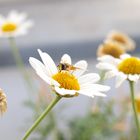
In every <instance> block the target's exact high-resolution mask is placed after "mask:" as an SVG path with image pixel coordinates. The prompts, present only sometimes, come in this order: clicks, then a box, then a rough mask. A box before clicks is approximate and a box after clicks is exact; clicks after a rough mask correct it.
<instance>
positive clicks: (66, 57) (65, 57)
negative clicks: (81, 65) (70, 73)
mask: <svg viewBox="0 0 140 140" xmlns="http://www.w3.org/2000/svg"><path fill="white" fill-rule="evenodd" d="M60 63H62V64H63V63H64V64H65V63H66V64H70V65H71V64H72V62H71V57H70V56H69V55H68V54H64V55H63V56H62V58H61V61H60Z"/></svg>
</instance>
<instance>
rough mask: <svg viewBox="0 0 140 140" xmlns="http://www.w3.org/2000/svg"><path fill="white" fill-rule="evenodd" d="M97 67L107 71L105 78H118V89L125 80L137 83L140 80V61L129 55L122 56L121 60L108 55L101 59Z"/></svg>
mask: <svg viewBox="0 0 140 140" xmlns="http://www.w3.org/2000/svg"><path fill="white" fill-rule="evenodd" d="M98 60H99V61H100V62H99V63H98V64H97V65H96V67H97V68H99V69H101V70H105V71H106V74H105V78H111V77H114V76H116V87H118V86H120V85H121V84H122V83H123V82H124V81H125V80H129V81H134V82H137V81H138V80H139V79H140V59H139V58H137V57H131V56H130V55H128V54H124V55H121V56H120V59H118V58H114V57H112V56H109V55H106V56H102V57H99V58H98Z"/></svg>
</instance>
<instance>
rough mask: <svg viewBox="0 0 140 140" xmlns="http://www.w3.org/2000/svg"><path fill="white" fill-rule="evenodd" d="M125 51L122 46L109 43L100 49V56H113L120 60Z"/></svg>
mask: <svg viewBox="0 0 140 140" xmlns="http://www.w3.org/2000/svg"><path fill="white" fill-rule="evenodd" d="M124 53H125V51H124V49H123V48H122V46H120V44H118V43H115V42H108V43H105V44H103V45H102V47H101V49H100V54H102V55H111V56H113V57H115V58H119V57H120V55H122V54H124Z"/></svg>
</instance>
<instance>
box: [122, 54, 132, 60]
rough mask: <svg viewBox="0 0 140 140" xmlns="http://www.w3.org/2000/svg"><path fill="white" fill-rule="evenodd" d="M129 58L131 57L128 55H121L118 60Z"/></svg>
mask: <svg viewBox="0 0 140 140" xmlns="http://www.w3.org/2000/svg"><path fill="white" fill-rule="evenodd" d="M130 57H131V55H130V54H123V55H121V56H120V58H121V59H122V60H124V59H126V58H130Z"/></svg>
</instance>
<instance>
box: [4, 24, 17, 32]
mask: <svg viewBox="0 0 140 140" xmlns="http://www.w3.org/2000/svg"><path fill="white" fill-rule="evenodd" d="M16 29H17V25H16V24H15V23H5V24H4V25H2V31H3V32H13V31H15V30H16Z"/></svg>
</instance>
